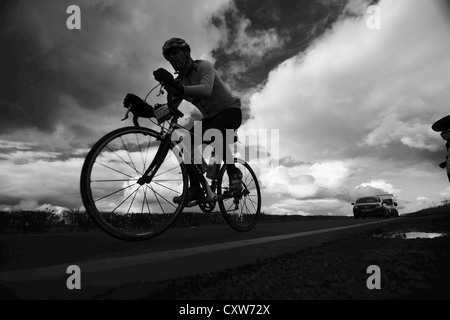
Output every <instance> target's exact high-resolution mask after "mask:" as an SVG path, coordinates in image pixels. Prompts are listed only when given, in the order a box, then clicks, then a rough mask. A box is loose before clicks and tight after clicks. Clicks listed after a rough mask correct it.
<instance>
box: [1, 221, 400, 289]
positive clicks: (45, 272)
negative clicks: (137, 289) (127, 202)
mask: <svg viewBox="0 0 450 320" xmlns="http://www.w3.org/2000/svg"><path fill="white" fill-rule="evenodd" d="M394 220H397V219H390V220H389V221H394ZM386 221H387V220H383V221H376V222H369V223H360V224H354V225H350V226H343V227H335V228H327V229H320V230H313V231H305V232H299V233H291V234H285V235H279V236H270V237H265V238H256V239H248V240H240V241H233V242H226V243H218V244H212V245H206V246H199V247H192V248H184V249H176V250H169V251H161V252H153V253H146V254H140V255H134V256H126V257H119V258H110V259H101V260H94V261H87V262H79V263H66V264H60V265H54V266H48V267H40V268H32V269H23V270H14V271H6V272H0V281H9V282H18V281H34V280H44V279H48V278H57V277H61V276H67V274H66V270H67V267H68V266H69V265H71V264H75V265H78V266H79V267H80V268H81V270H82V272H83V274H84V273H89V272H101V271H108V270H114V269H120V268H125V267H132V266H138V265H142V264H147V263H154V262H160V261H166V260H172V259H177V258H182V257H188V256H193V255H197V254H203V253H209V252H215V251H220V250H229V249H234V248H239V247H245V246H250V245H256V244H262V243H267V242H273V241H280V240H288V239H293V238H298V237H304V236H310V235H314V234H320V233H326V232H332V231H338V230H345V229H351V228H357V227H362V226H367V225H371V224H377V223H383V222H386Z"/></svg>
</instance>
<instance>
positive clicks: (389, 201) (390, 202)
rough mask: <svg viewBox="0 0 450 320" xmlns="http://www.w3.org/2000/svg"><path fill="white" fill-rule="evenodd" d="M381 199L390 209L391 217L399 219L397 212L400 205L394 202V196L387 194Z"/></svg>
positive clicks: (381, 196)
mask: <svg viewBox="0 0 450 320" xmlns="http://www.w3.org/2000/svg"><path fill="white" fill-rule="evenodd" d="M379 197H380V198H381V200H382V201H383V202H384V204H385V205H386V206H387V208H388V209H389V215H390V216H391V217H398V216H399V214H398V210H397V206H398V204H397V202H395V201H394V198H393V196H392V195H391V194H387V195H379Z"/></svg>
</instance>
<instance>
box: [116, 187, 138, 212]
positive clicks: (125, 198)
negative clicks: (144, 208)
mask: <svg viewBox="0 0 450 320" xmlns="http://www.w3.org/2000/svg"><path fill="white" fill-rule="evenodd" d="M138 190H139V188H137V189H136V190H134V191H133V193H131V194H130V195H129V196H128V197H126V198H125V199H124V200H123V201H122V202H121V203H119V205H118V206H117V207H115V208H114V210H113V211H111V213H114V212H115V211H116V210H117V209H118V208H120V206H121V205H122V204H123V203H124V202H125V201H127V200H128V199H129V198H130V197H131V196H132V195H133V194H135V193H136V191H138Z"/></svg>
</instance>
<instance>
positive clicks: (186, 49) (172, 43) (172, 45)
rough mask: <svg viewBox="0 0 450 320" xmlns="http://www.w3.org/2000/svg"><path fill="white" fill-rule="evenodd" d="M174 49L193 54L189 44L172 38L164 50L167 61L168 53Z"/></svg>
mask: <svg viewBox="0 0 450 320" xmlns="http://www.w3.org/2000/svg"><path fill="white" fill-rule="evenodd" d="M173 48H179V49H182V50H183V51H184V52H186V53H188V54H190V53H191V47H190V46H189V45H188V44H187V42H186V41H184V40H183V39H180V38H171V39H169V40H167V41H166V43H164V46H163V48H162V53H163V56H164V57H165V58H166V59H167V53H168V52H169V50H170V49H173Z"/></svg>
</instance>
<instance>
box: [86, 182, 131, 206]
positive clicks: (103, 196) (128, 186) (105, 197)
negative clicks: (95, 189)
mask: <svg viewBox="0 0 450 320" xmlns="http://www.w3.org/2000/svg"><path fill="white" fill-rule="evenodd" d="M135 185H136V183H135V184H132V185H129V186H127V187H124V188H122V189H119V190H117V191H114V192H111V193H110V194H107V195H106V196H103V197H101V198H99V199H97V200H94V202H98V201H100V200H103V199H105V198H107V197H109V196H112V195H113V194H116V193H118V192H120V191H123V190H125V189H128V188H131V187H132V186H135Z"/></svg>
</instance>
